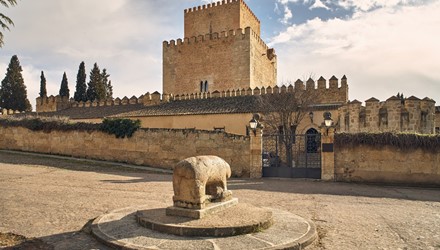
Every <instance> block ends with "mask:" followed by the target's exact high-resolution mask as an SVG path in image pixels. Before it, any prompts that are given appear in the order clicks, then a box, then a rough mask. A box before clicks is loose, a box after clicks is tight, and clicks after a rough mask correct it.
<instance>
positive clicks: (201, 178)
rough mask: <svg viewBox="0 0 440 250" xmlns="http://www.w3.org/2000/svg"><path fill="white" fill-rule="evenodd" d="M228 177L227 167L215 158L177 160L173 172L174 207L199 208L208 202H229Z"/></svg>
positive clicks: (221, 160) (228, 168)
mask: <svg viewBox="0 0 440 250" xmlns="http://www.w3.org/2000/svg"><path fill="white" fill-rule="evenodd" d="M229 177H231V167H230V166H229V164H228V163H227V162H226V161H225V160H223V159H222V158H220V157H217V156H197V157H191V158H187V159H185V160H183V161H180V162H179V163H177V165H176V166H175V167H174V171H173V188H174V196H173V202H174V206H175V207H181V208H190V209H203V208H205V207H206V205H207V204H209V203H211V202H222V201H227V200H230V199H232V193H231V191H228V189H227V186H226V179H227V178H229Z"/></svg>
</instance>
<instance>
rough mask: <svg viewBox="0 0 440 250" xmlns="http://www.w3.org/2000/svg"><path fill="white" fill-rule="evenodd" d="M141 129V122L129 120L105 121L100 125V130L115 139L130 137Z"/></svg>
mask: <svg viewBox="0 0 440 250" xmlns="http://www.w3.org/2000/svg"><path fill="white" fill-rule="evenodd" d="M140 127H141V121H139V120H135V121H134V120H130V119H107V118H104V120H103V121H102V123H101V126H100V130H101V131H103V132H106V133H108V134H113V135H115V136H116V138H124V137H128V138H129V137H131V136H132V135H133V134H134V132H136V130H138V129H139V128H140Z"/></svg>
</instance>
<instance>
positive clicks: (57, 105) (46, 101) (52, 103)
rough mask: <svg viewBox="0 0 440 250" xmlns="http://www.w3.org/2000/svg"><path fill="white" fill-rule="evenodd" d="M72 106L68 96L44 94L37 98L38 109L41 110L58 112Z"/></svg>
mask: <svg viewBox="0 0 440 250" xmlns="http://www.w3.org/2000/svg"><path fill="white" fill-rule="evenodd" d="M68 108H70V100H69V97H67V96H63V97H62V96H59V95H57V96H53V95H51V96H44V97H38V98H37V104H36V107H35V109H36V111H37V113H39V112H56V111H60V110H63V109H68Z"/></svg>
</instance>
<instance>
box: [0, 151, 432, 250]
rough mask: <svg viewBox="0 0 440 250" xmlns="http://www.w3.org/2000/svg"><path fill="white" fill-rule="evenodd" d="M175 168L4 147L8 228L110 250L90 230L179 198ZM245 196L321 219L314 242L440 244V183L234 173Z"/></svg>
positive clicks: (2, 190)
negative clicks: (131, 210)
mask: <svg viewBox="0 0 440 250" xmlns="http://www.w3.org/2000/svg"><path fill="white" fill-rule="evenodd" d="M171 179H172V178H171V175H167V174H155V173H152V172H148V171H142V170H139V169H129V168H123V167H117V166H115V165H106V164H103V163H96V162H95V163H94V162H82V161H74V160H66V159H57V158H48V157H40V156H32V155H24V154H17V153H11V152H3V151H0V232H4V233H6V232H13V233H16V234H21V235H24V236H26V237H37V238H39V239H41V240H43V241H44V242H46V243H48V244H50V245H53V246H54V247H55V249H107V248H106V247H105V246H103V245H101V244H99V243H98V242H96V241H95V240H94V239H93V238H91V237H90V236H89V234H87V233H86V232H84V231H85V230H81V229H82V228H83V227H84V225H85V224H86V223H87V222H88V221H89V220H91V219H93V218H96V217H97V216H99V215H101V214H103V213H106V212H108V211H111V210H114V209H118V208H124V207H128V206H140V205H148V206H149V207H151V208H162V207H166V206H169V205H171V203H172V202H171V200H172V195H173V191H172V183H171ZM228 185H229V188H230V189H231V190H232V191H233V194H234V196H235V197H237V198H238V199H239V201H240V202H247V203H251V204H253V205H256V206H264V207H273V208H276V209H281V210H285V211H290V212H292V213H295V214H297V215H300V216H302V217H304V218H307V219H311V220H313V221H314V222H315V223H316V225H317V227H318V230H319V240H317V241H316V242H315V243H314V244H313V245H311V246H309V247H308V248H307V249H440V189H435V188H409V187H395V186H377V185H362V184H349V183H329V182H320V181H308V180H278V179H255V180H242V179H232V180H230V181H229V184H228Z"/></svg>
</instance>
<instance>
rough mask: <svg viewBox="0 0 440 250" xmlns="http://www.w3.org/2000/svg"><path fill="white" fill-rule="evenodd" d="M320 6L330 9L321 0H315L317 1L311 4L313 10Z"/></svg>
mask: <svg viewBox="0 0 440 250" xmlns="http://www.w3.org/2000/svg"><path fill="white" fill-rule="evenodd" d="M319 8H322V9H326V10H330V8H329V7H327V6H326V5H325V4H324V3H323V2H322V1H321V0H315V3H314V4H313V5H312V6H310V9H311V10H312V9H319Z"/></svg>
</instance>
